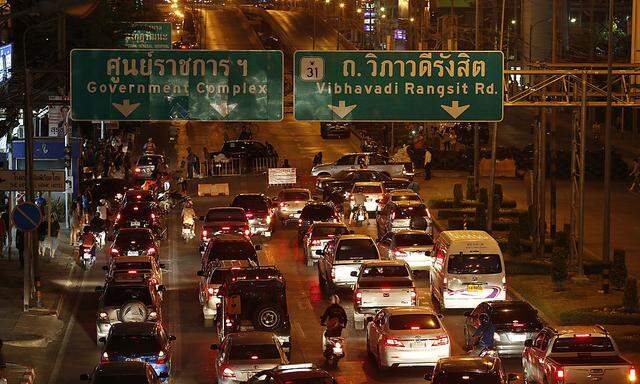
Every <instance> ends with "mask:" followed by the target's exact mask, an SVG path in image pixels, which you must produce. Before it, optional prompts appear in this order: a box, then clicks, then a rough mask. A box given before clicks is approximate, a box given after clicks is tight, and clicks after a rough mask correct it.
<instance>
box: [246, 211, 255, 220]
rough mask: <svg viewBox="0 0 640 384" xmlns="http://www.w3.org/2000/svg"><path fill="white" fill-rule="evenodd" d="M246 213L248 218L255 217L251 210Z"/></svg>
mask: <svg viewBox="0 0 640 384" xmlns="http://www.w3.org/2000/svg"><path fill="white" fill-rule="evenodd" d="M244 215H245V216H246V217H247V219H250V218H252V217H253V213H251V212H247V213H245V214H244Z"/></svg>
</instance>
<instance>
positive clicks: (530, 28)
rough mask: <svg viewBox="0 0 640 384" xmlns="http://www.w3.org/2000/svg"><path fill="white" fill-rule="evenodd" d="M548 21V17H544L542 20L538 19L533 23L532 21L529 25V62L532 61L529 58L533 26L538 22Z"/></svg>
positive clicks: (549, 19)
mask: <svg viewBox="0 0 640 384" xmlns="http://www.w3.org/2000/svg"><path fill="white" fill-rule="evenodd" d="M549 21H551V18H550V17H549V18H546V19H543V20H538V21H536V22H535V23H533V24H531V25H530V26H529V64H531V63H532V62H533V60H532V58H531V41H532V39H533V28H534V27H535V26H536V25H538V24H542V23H545V22H549Z"/></svg>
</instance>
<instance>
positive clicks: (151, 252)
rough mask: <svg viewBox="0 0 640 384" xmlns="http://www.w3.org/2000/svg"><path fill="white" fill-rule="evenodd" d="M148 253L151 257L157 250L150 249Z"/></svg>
mask: <svg viewBox="0 0 640 384" xmlns="http://www.w3.org/2000/svg"><path fill="white" fill-rule="evenodd" d="M147 253H148V254H150V255H152V254H154V253H156V249H155V248H154V247H151V248H149V249H148V250H147Z"/></svg>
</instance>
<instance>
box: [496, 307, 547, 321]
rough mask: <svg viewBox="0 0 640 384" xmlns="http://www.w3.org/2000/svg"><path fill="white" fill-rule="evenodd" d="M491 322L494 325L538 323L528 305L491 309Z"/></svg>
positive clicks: (533, 311)
mask: <svg viewBox="0 0 640 384" xmlns="http://www.w3.org/2000/svg"><path fill="white" fill-rule="evenodd" d="M490 317H491V322H492V323H494V324H512V323H513V322H514V321H516V322H518V323H533V322H537V321H538V316H537V314H536V311H535V310H534V309H533V308H531V307H530V306H528V305H513V306H509V307H506V306H505V307H497V308H492V309H491V313H490Z"/></svg>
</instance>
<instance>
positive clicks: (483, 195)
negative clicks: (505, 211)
mask: <svg viewBox="0 0 640 384" xmlns="http://www.w3.org/2000/svg"><path fill="white" fill-rule="evenodd" d="M478 201H479V202H480V204H482V206H483V207H484V208H487V202H488V201H489V198H488V194H487V188H480V191H478Z"/></svg>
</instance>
